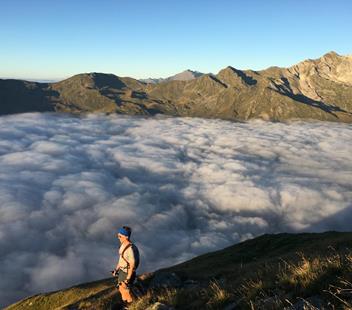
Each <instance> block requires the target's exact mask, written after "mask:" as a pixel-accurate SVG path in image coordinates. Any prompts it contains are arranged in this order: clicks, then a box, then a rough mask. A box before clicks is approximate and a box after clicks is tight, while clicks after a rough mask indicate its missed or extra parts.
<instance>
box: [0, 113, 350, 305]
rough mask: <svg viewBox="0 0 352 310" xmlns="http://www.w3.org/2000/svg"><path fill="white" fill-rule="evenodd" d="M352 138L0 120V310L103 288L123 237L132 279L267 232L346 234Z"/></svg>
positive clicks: (305, 131) (341, 127) (287, 128)
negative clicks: (29, 299) (128, 238)
mask: <svg viewBox="0 0 352 310" xmlns="http://www.w3.org/2000/svg"><path fill="white" fill-rule="evenodd" d="M351 138H352V126H351V125H348V124H338V123H327V122H310V123H308V122H301V121H299V122H291V123H286V124H283V123H269V122H263V121H251V122H245V123H235V122H228V121H221V120H209V119H197V118H168V117H154V118H143V117H125V116H116V115H111V116H105V115H88V116H86V117H72V116H63V115H58V114H40V113H33V114H20V115H12V116H2V117H0V273H1V278H0V301H1V302H0V305H5V304H8V303H10V302H14V301H16V300H18V299H20V298H23V297H25V296H28V295H32V294H35V293H39V292H45V291H50V290H56V289H61V288H64V287H67V286H71V285H74V284H78V283H82V282H86V281H93V280H97V279H100V278H105V277H109V276H110V274H109V270H111V269H113V267H114V264H115V263H116V259H117V249H118V240H117V239H116V238H115V237H114V234H115V233H116V231H117V230H118V228H119V227H120V226H121V225H125V224H126V225H130V226H131V227H132V228H133V234H132V239H133V240H135V242H136V244H137V245H138V247H139V249H140V252H141V259H142V262H141V267H140V271H153V270H155V269H157V268H161V267H165V266H171V265H173V264H175V263H178V262H181V261H184V260H187V259H190V258H192V257H194V256H195V255H199V254H202V253H205V252H209V251H213V250H217V249H221V248H223V247H226V246H228V245H232V244H234V243H236V242H240V241H243V240H246V239H248V238H252V237H254V236H257V235H260V234H264V233H277V232H322V231H326V230H339V231H344V230H350V229H351V221H352V161H351V153H352V139H351Z"/></svg>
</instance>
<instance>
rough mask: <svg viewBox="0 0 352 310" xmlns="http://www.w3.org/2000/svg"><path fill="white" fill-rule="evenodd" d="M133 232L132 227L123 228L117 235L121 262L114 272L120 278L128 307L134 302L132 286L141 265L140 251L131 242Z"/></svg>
mask: <svg viewBox="0 0 352 310" xmlns="http://www.w3.org/2000/svg"><path fill="white" fill-rule="evenodd" d="M131 232H132V230H131V228H130V227H128V226H123V227H122V228H120V229H119V231H118V233H117V234H116V237H118V238H119V241H120V244H121V246H120V249H119V260H118V262H117V264H116V267H115V269H114V271H113V275H114V276H117V277H118V284H119V291H120V293H121V297H122V301H123V302H124V303H125V304H127V305H128V304H130V303H131V302H132V301H133V297H132V293H131V286H132V284H133V282H134V280H135V278H136V269H137V267H138V265H139V252H138V249H137V247H136V246H135V245H134V244H133V243H132V242H131V241H130V237H131Z"/></svg>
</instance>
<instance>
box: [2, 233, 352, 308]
mask: <svg viewBox="0 0 352 310" xmlns="http://www.w3.org/2000/svg"><path fill="white" fill-rule="evenodd" d="M351 248H352V233H340V232H327V233H322V234H297V235H295V234H277V235H263V236H260V237H258V238H255V239H252V240H248V241H245V242H242V243H240V244H236V245H234V246H231V247H228V248H226V249H223V250H220V251H216V252H212V253H208V254H205V255H201V256H199V257H196V258H194V259H192V260H190V261H188V262H185V263H182V264H179V265H176V266H173V267H171V268H167V269H163V270H161V271H159V272H175V273H176V274H178V275H179V276H180V277H181V278H182V279H183V280H186V279H192V280H196V281H197V282H198V283H200V284H199V287H198V288H192V289H191V290H190V289H179V290H169V291H166V292H165V291H163V292H149V293H148V294H147V295H146V296H145V297H144V298H142V299H141V300H140V301H139V302H138V303H136V305H135V306H134V309H143V307H146V306H147V305H148V304H151V303H153V302H155V301H157V300H159V301H163V302H166V303H170V304H173V305H174V306H176V307H177V308H180V309H183V308H194V309H197V308H202V307H208V308H210V309H220V308H221V307H222V306H223V305H224V304H226V303H229V302H234V301H236V300H237V301H238V300H242V301H241V304H240V307H241V308H246V307H249V306H248V305H249V304H250V303H252V301H253V305H260V302H261V300H262V299H268V298H272V297H270V296H272V295H273V294H274V295H275V294H276V295H277V293H274V292H276V291H281V292H283V293H280V294H283V296H284V297H285V299H289V300H291V301H292V303H293V302H294V301H295V300H296V299H297V297H302V298H306V297H309V296H311V295H316V294H320V292H321V291H322V290H323V289H328V288H329V285H332V284H334V285H335V284H337V283H338V281H339V277H340V276H342V275H345V274H351V270H350V269H348V268H350V267H352V264H350V265H351V266H350V267H348V264H347V265H346V262H347V263H348V262H349V261H348V259H347V261H343V257H345V258H346V257H347V258H348V257H350V256H348V255H350V254H349V253H350V252H349V249H351ZM351 262H352V259H351ZM115 292H116V291H115V289H114V287H113V282H112V281H111V279H107V280H102V281H98V282H93V283H89V284H84V285H79V286H75V287H72V288H69V289H66V290H63V291H58V292H52V293H48V294H40V295H36V296H34V297H31V298H28V299H26V300H23V301H20V302H18V303H17V304H14V305H12V306H10V307H9V308H8V309H9V310H10V309H11V310H15V309H29V308H31V309H112V308H113V305H114V304H117V303H118V302H119V297H118V295H117V294H116V293H115ZM276 295H275V296H276ZM280 302H281V301H280ZM256 303H257V304H256ZM286 305H287V304H286ZM281 306H282V303H281V304H280V303H279V302H278V308H277V309H280V307H281ZM254 308H255V309H261V308H260V306H257V307H254Z"/></svg>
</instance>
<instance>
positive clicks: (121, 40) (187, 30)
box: [0, 0, 352, 79]
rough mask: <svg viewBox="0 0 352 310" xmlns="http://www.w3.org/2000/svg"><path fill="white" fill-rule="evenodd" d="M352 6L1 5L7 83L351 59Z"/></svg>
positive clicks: (0, 72) (35, 0) (0, 66)
mask: <svg viewBox="0 0 352 310" xmlns="http://www.w3.org/2000/svg"><path fill="white" fill-rule="evenodd" d="M351 11H352V2H351V1H350V0H336V1H328V0H309V1H305V0H300V1H297V0H285V1H282V0H267V1H263V0H252V1H234V0H218V1H214V0H194V1H189V0H178V1H167V0H150V1H146V0H124V1H122V0H101V1H95V0H94V1H92V0H84V1H83V0H75V1H72V0H61V1H47V0H31V1H28V0H1V2H0V29H1V30H0V42H1V43H0V44H1V48H0V77H13V78H27V79H61V78H65V77H69V76H72V75H74V74H77V73H83V72H106V73H114V74H116V75H119V76H130V77H134V78H147V77H167V76H170V75H173V74H175V73H178V72H181V71H183V70H186V69H192V70H197V71H200V72H204V73H208V72H212V73H217V72H218V71H219V70H220V69H222V68H224V67H226V66H229V65H231V66H233V67H236V68H239V69H248V68H250V69H254V70H260V69H264V68H267V67H269V66H272V65H277V66H290V65H293V64H295V63H297V62H299V61H302V60H304V59H307V58H313V59H314V58H318V57H320V56H322V55H323V54H325V53H327V52H329V51H331V50H334V51H336V52H337V53H339V54H343V55H345V54H351V53H352V40H350V37H351V33H352V19H351V18H350V13H351Z"/></svg>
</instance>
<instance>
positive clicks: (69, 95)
mask: <svg viewBox="0 0 352 310" xmlns="http://www.w3.org/2000/svg"><path fill="white" fill-rule="evenodd" d="M37 111H39V112H45V111H57V112H69V113H85V112H105V113H120V114H129V115H136V114H138V115H154V114H158V113H159V114H167V115H174V116H196V117H208V118H220V119H228V120H248V119H264V120H271V121H284V120H288V119H316V120H323V121H341V122H352V56H341V55H338V54H337V53H335V52H329V53H327V54H325V55H324V56H322V57H320V58H318V59H313V60H312V59H308V60H305V61H302V62H300V63H298V64H296V65H294V66H291V67H289V68H279V67H270V68H268V69H266V70H261V71H253V70H239V69H236V68H234V67H231V66H229V67H226V68H224V69H222V70H220V72H219V73H218V74H216V75H215V74H202V73H199V72H196V71H191V70H186V71H184V72H181V73H179V74H176V75H174V76H172V77H169V78H167V79H155V80H151V81H149V82H146V80H143V81H139V80H136V79H133V78H128V77H118V76H116V75H113V74H105V73H83V74H78V75H75V76H73V77H71V78H69V79H66V80H63V81H60V82H57V83H35V82H28V81H20V80H0V114H12V113H23V112H37Z"/></svg>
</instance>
